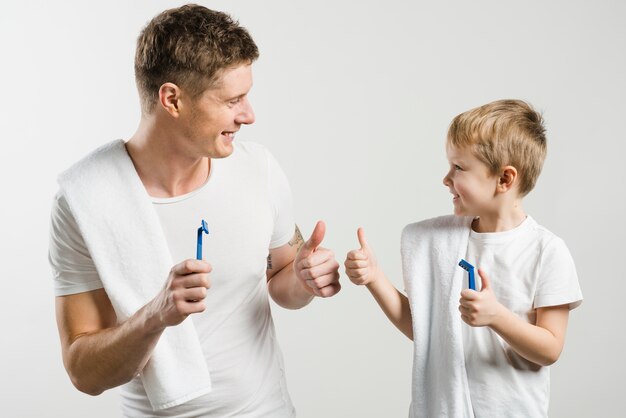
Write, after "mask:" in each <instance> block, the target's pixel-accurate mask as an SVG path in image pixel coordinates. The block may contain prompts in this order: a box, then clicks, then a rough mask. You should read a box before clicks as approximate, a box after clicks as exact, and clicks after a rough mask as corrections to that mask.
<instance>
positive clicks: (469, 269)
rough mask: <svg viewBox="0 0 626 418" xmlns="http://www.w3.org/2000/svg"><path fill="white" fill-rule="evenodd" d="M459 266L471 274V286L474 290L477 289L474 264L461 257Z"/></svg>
mask: <svg viewBox="0 0 626 418" xmlns="http://www.w3.org/2000/svg"><path fill="white" fill-rule="evenodd" d="M459 266H461V268H462V269H463V270H465V271H467V273H468V274H469V286H468V287H469V288H470V289H472V290H476V281H475V280H474V266H472V265H471V264H470V263H468V262H467V261H465V260H463V259H461V261H459Z"/></svg>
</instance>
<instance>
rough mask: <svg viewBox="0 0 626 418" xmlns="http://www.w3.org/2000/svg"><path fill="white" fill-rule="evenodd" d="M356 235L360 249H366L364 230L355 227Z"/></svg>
mask: <svg viewBox="0 0 626 418" xmlns="http://www.w3.org/2000/svg"><path fill="white" fill-rule="evenodd" d="M356 235H357V237H358V238H359V244H361V249H362V250H365V249H367V248H368V247H369V245H368V244H367V240H366V239H365V231H364V230H363V228H359V229H357V230H356Z"/></svg>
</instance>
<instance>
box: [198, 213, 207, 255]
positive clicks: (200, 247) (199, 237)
mask: <svg viewBox="0 0 626 418" xmlns="http://www.w3.org/2000/svg"><path fill="white" fill-rule="evenodd" d="M203 232H204V233H205V234H208V233H209V227H208V226H207V224H206V221H205V220H204V219H203V220H202V223H201V224H200V228H198V241H197V244H196V259H198V260H202V233H203Z"/></svg>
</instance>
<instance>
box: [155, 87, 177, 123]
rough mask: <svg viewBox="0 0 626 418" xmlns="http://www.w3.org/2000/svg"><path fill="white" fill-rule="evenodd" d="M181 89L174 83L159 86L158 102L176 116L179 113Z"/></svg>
mask: <svg viewBox="0 0 626 418" xmlns="http://www.w3.org/2000/svg"><path fill="white" fill-rule="evenodd" d="M180 97H181V91H180V87H178V86H177V85H176V84H174V83H165V84H163V85H162V86H161V87H160V88H159V104H160V105H161V108H163V110H165V111H166V112H167V113H169V114H170V115H171V116H173V117H175V118H177V117H178V116H179V115H180V114H179V112H180V105H181V101H180Z"/></svg>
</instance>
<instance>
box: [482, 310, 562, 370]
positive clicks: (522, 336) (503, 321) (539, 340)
mask: <svg viewBox="0 0 626 418" xmlns="http://www.w3.org/2000/svg"><path fill="white" fill-rule="evenodd" d="M490 328H491V329H493V330H494V331H495V332H496V333H497V334H498V335H500V336H501V337H502V338H503V339H504V340H505V341H506V342H507V343H508V344H509V346H511V348H512V349H513V350H515V352H516V353H517V354H519V355H520V356H522V357H524V358H525V359H526V360H528V361H532V362H533V363H536V364H539V365H541V366H549V365H551V364H553V363H554V362H556V361H557V360H558V358H559V356H560V355H561V351H562V349H563V341H562V339H560V338H558V337H557V336H556V335H554V334H553V333H552V332H550V331H549V330H547V329H545V328H542V327H540V326H537V325H533V324H529V323H528V322H525V321H523V320H522V319H520V318H519V317H517V316H516V315H515V314H514V313H513V312H511V311H509V310H508V309H506V308H505V307H502V313H501V314H500V315H499V316H498V319H497V320H496V321H494V322H493V323H492V324H491V325H490Z"/></svg>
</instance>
